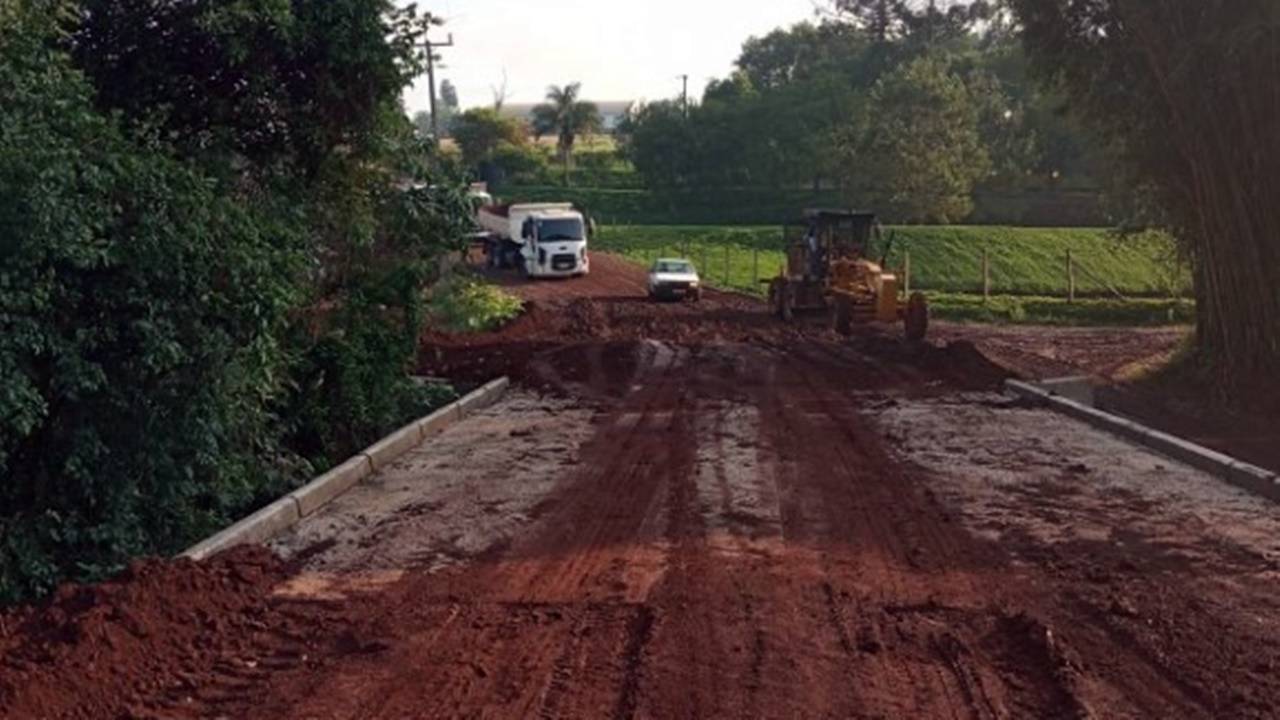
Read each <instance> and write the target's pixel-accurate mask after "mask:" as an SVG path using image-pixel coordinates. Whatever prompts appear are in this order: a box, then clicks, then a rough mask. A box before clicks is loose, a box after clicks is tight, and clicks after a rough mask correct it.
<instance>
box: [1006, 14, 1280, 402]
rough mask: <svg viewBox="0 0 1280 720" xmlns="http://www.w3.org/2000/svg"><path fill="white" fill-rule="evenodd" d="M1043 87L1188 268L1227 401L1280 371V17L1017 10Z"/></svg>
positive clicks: (1200, 339) (1200, 345)
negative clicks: (1141, 199)
mask: <svg viewBox="0 0 1280 720" xmlns="http://www.w3.org/2000/svg"><path fill="white" fill-rule="evenodd" d="M1010 4H1011V5H1012V6H1013V7H1014V9H1015V10H1016V11H1017V13H1018V16H1019V19H1020V20H1021V22H1022V25H1023V29H1024V30H1023V36H1024V40H1025V44H1026V47H1027V50H1028V52H1029V53H1030V54H1031V56H1032V57H1034V58H1035V60H1036V64H1037V67H1038V70H1039V72H1040V75H1041V78H1042V79H1044V80H1046V81H1047V82H1048V83H1049V84H1050V86H1051V87H1053V88H1054V89H1055V90H1057V91H1059V92H1062V93H1064V95H1065V96H1067V97H1069V98H1070V99H1071V100H1072V108H1073V110H1074V111H1075V113H1076V115H1077V116H1078V117H1080V118H1082V119H1083V120H1084V121H1085V122H1086V123H1088V124H1089V125H1090V126H1092V127H1093V128H1094V129H1095V130H1097V131H1098V132H1099V134H1100V135H1101V136H1102V137H1103V138H1105V139H1106V141H1107V142H1108V144H1109V146H1111V147H1112V148H1114V149H1116V150H1117V151H1118V152H1119V154H1120V155H1121V157H1122V158H1123V159H1124V161H1125V163H1124V167H1125V168H1126V169H1127V171H1128V172H1126V173H1124V174H1123V175H1121V179H1122V180H1123V181H1125V182H1127V183H1129V184H1130V185H1131V186H1132V187H1137V188H1141V189H1143V190H1145V191H1147V192H1146V193H1145V196H1146V198H1148V199H1150V200H1153V201H1154V202H1152V203H1150V204H1149V205H1147V207H1148V208H1150V207H1154V208H1156V209H1157V210H1158V212H1156V213H1152V214H1150V215H1149V216H1150V217H1154V218H1155V219H1156V220H1158V221H1160V222H1162V223H1163V224H1165V225H1167V226H1168V227H1171V228H1172V229H1173V231H1174V233H1175V234H1176V236H1177V237H1178V238H1179V239H1180V240H1181V241H1182V243H1183V249H1184V251H1185V252H1186V253H1187V254H1188V256H1189V257H1190V258H1191V261H1192V267H1193V276H1194V279H1195V286H1196V296H1197V301H1198V302H1197V334H1196V342H1197V349H1198V351H1199V353H1200V355H1201V359H1203V360H1205V361H1206V362H1207V363H1208V364H1209V365H1211V366H1213V367H1214V368H1215V372H1216V373H1217V379H1218V380H1219V382H1220V388H1221V390H1222V391H1223V392H1224V394H1229V395H1235V396H1237V397H1243V396H1244V395H1247V394H1249V393H1251V392H1252V389H1253V387H1254V386H1256V385H1257V384H1259V383H1272V382H1274V378H1275V375H1276V372H1277V371H1280V214H1277V212H1276V202H1277V198H1278V197H1280V193H1278V192H1277V185H1276V179H1275V178H1276V168H1277V167H1280V134H1277V132H1276V128H1277V126H1280V103H1277V101H1276V92H1275V89H1276V73H1277V67H1280V6H1277V4H1276V3H1275V2H1274V0H1199V1H1197V2H1190V1H1189V0H1141V1H1139V0H1089V1H1087V2H1086V1H1084V0H1013V2H1011V3H1010Z"/></svg>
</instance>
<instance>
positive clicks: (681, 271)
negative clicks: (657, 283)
mask: <svg viewBox="0 0 1280 720" xmlns="http://www.w3.org/2000/svg"><path fill="white" fill-rule="evenodd" d="M653 271H654V272H657V273H671V274H673V275H692V274H693V266H692V265H690V264H689V263H687V262H681V261H679V260H659V261H658V262H657V263H656V264H655V265H654V266H653Z"/></svg>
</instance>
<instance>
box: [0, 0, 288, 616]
mask: <svg viewBox="0 0 1280 720" xmlns="http://www.w3.org/2000/svg"><path fill="white" fill-rule="evenodd" d="M50 32H52V26H51V25H50V24H47V23H45V22H43V19H42V18H41V17H39V16H38V15H35V16H28V17H23V18H20V19H13V18H10V19H9V21H8V22H7V23H6V25H5V26H3V27H0V128H3V130H0V228H3V233H2V234H0V256H2V257H3V261H2V262H0V387H3V388H4V391H3V392H0V476H3V477H4V482H2V483H0V508H3V511H0V602H6V601H13V600H16V599H19V598H22V597H26V596H29V595H33V594H36V593H39V592H42V591H44V590H47V589H49V588H50V587H51V586H52V585H53V584H54V583H56V582H57V581H58V580H60V579H61V578H62V577H64V576H66V575H73V576H86V575H87V576H96V575H99V574H101V573H104V572H109V571H111V570H113V569H115V568H117V567H119V566H120V564H121V563H123V562H124V561H126V560H127V559H128V558H130V557H131V556H133V555H135V554H138V553H143V552H151V551H154V550H156V549H158V548H166V549H171V548H173V547H176V546H179V545H180V544H181V543H182V542H185V541H186V540H188V539H190V537H191V533H192V532H193V531H195V532H202V531H207V530H209V529H211V528H213V527H215V526H216V524H217V523H219V522H221V521H223V520H224V519H225V517H226V515H227V514H228V511H230V510H233V509H237V508H241V507H243V506H244V504H245V503H247V502H249V501H251V500H252V499H253V497H254V496H255V495H256V493H258V492H260V491H262V490H269V489H270V488H271V487H281V484H282V480H283V478H284V477H285V476H286V475H287V473H288V468H287V466H286V465H287V460H285V458H286V457H287V453H284V452H282V448H281V447H280V445H279V434H278V432H277V431H276V425H277V419H276V418H275V417H273V415H272V413H271V411H270V405H271V403H272V402H273V401H274V400H275V399H277V398H279V397H280V396H282V395H283V393H284V390H285V388H284V387H283V386H282V384H281V383H280V381H279V378H280V376H281V374H282V372H283V371H284V369H285V368H286V367H287V360H288V358H287V355H286V353H285V352H284V349H283V348H282V347H281V346H280V344H279V342H278V338H279V333H281V332H282V328H283V326H284V323H285V321H286V319H287V316H286V312H287V311H288V309H289V308H290V307H292V306H293V304H294V302H295V301H296V300H297V294H296V292H295V288H294V286H293V284H292V282H291V280H292V278H293V277H295V271H297V270H299V269H300V266H301V263H300V262H299V261H300V260H301V257H302V256H301V253H300V250H301V246H300V244H299V242H298V241H299V239H300V238H299V237H298V236H297V235H295V234H293V233H292V232H291V231H290V229H289V228H288V227H287V224H283V223H275V222H272V221H271V220H270V218H268V217H264V216H260V215H257V213H258V212H260V211H265V210H266V209H267V208H265V207H263V206H262V205H259V206H258V207H257V208H254V207H251V206H245V205H243V204H241V203H240V202H238V201H237V199H236V198H235V197H233V196H231V195H230V194H228V193H226V192H225V190H223V189H221V188H219V185H218V183H217V182H216V181H215V180H214V179H212V178H210V177H208V176H206V175H204V174H203V173H201V172H199V171H198V170H196V169H194V168H193V167H191V166H189V165H188V164H186V163H183V162H181V161H180V160H179V159H178V158H176V157H175V156H174V155H173V154H172V153H171V152H169V151H168V150H167V149H166V148H165V146H164V144H163V143H162V142H160V140H159V139H158V138H155V137H145V138H143V139H142V141H141V142H132V141H131V140H130V139H129V138H128V137H127V135H126V133H125V132H124V131H123V130H122V128H121V127H120V125H119V124H118V123H117V122H116V121H115V120H114V119H113V118H110V117H107V116H104V115H102V114H100V113H98V112H97V111H96V110H95V109H94V108H93V105H92V98H93V95H94V92H93V89H92V88H91V87H90V85H89V84H88V83H87V82H86V80H85V78H84V76H83V75H82V74H81V73H79V72H78V71H76V70H75V69H74V68H73V67H72V66H71V63H70V60H69V58H68V57H67V56H66V55H65V54H64V53H61V52H58V51H57V50H55V49H53V43H52V42H51V40H52V36H51V35H49V33H50ZM275 210H276V211H279V212H287V210H286V209H285V208H275ZM269 456H275V457H277V458H280V459H281V462H280V463H277V464H274V465H273V464H272V463H263V462H261V458H263V457H269Z"/></svg>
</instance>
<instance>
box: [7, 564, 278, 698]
mask: <svg viewBox="0 0 1280 720" xmlns="http://www.w3.org/2000/svg"><path fill="white" fill-rule="evenodd" d="M285 574H286V570H285V568H284V566H283V565H282V563H281V562H280V560H278V559H277V558H276V557H275V556H274V555H273V554H271V553H270V552H269V551H267V550H264V549H261V548H242V549H238V550H234V551H232V552H229V553H227V554H224V555H222V556H220V557H219V558H217V559H215V560H213V561H210V562H207V563H202V564H197V563H194V562H191V561H188V560H177V561H166V560H142V561H138V562H135V563H134V564H133V565H132V566H130V568H129V569H128V570H127V571H125V572H124V573H123V574H121V575H120V576H119V577H117V578H115V579H114V580H111V581H109V582H106V583H103V584H101V585H93V586H65V587H63V588H61V589H60V590H59V591H58V592H57V593H56V594H55V596H54V597H53V598H52V599H51V600H50V601H49V602H48V603H47V604H46V605H44V606H43V607H38V608H25V609H20V610H17V611H13V612H10V613H8V614H5V615H3V616H0V717H7V718H8V717H12V718H19V717H29V718H37V717H38V718H106V717H120V716H148V715H150V714H151V713H152V711H151V710H149V709H148V708H147V707H146V706H145V705H142V704H140V703H141V698H144V697H145V698H153V697H154V696H155V695H156V692H157V691H158V690H161V689H163V688H166V687H170V686H176V685H182V684H183V683H184V682H187V683H192V682H193V676H194V675H196V674H198V673H200V672H201V671H202V668H199V667H195V666H193V665H191V664H190V663H192V662H197V661H195V660H193V658H202V659H201V660H199V661H198V662H201V663H206V662H212V661H213V660H214V659H215V658H217V657H218V656H220V655H224V654H226V653H227V652H228V651H234V650H236V649H237V648H235V647H233V645H234V644H235V643H236V639H237V638H242V637H244V636H245V634H246V633H245V632H244V631H246V630H253V629H254V628H256V627H259V626H261V625H262V623H263V616H264V615H265V614H266V602H267V597H268V594H269V591H270V589H271V588H272V587H273V586H274V585H275V584H276V583H277V582H279V581H280V579H281V578H282V577H284V575H285Z"/></svg>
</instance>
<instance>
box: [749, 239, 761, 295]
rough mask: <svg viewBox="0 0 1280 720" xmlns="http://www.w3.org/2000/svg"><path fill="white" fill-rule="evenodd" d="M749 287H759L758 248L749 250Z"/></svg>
mask: <svg viewBox="0 0 1280 720" xmlns="http://www.w3.org/2000/svg"><path fill="white" fill-rule="evenodd" d="M751 287H752V289H753V290H754V289H755V288H757V287H760V248H753V249H752V250H751Z"/></svg>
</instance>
